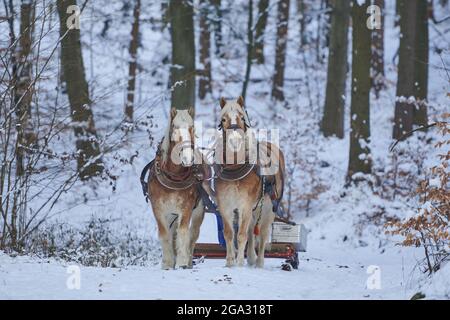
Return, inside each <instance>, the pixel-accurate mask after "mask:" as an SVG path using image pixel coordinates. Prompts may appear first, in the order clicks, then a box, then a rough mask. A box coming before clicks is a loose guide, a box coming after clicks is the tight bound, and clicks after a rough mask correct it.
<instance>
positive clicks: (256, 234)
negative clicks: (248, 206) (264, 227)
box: [253, 225, 259, 236]
mask: <svg viewBox="0 0 450 320" xmlns="http://www.w3.org/2000/svg"><path fill="white" fill-rule="evenodd" d="M253 234H254V235H255V236H259V226H258V225H256V226H255V228H254V229H253Z"/></svg>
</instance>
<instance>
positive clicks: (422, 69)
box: [413, 0, 431, 126]
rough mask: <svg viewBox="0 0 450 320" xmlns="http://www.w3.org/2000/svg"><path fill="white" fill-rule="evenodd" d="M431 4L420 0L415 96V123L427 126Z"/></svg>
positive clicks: (425, 0)
mask: <svg viewBox="0 0 450 320" xmlns="http://www.w3.org/2000/svg"><path fill="white" fill-rule="evenodd" d="M429 9H431V8H429V6H428V1H427V0H419V1H418V8H417V35H416V60H415V63H416V71H415V72H416V74H415V82H414V84H415V93H416V94H415V97H416V101H417V105H416V108H415V109H414V119H413V122H414V124H416V125H418V126H426V125H427V124H428V115H427V113H428V112H427V109H428V108H427V105H428V62H429V31H428V17H429Z"/></svg>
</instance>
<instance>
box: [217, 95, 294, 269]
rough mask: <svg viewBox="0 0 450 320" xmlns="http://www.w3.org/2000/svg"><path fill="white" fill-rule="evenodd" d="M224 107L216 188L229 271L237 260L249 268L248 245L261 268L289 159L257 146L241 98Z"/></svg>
mask: <svg viewBox="0 0 450 320" xmlns="http://www.w3.org/2000/svg"><path fill="white" fill-rule="evenodd" d="M220 107H221V113H220V117H221V123H220V125H219V127H220V128H221V129H222V130H223V135H222V139H221V140H222V141H218V147H217V148H216V157H215V161H216V163H215V164H214V172H215V175H216V179H215V183H214V184H215V191H216V198H217V204H218V207H219V211H220V214H221V216H222V219H223V223H224V236H225V240H226V244H227V257H226V266H229V267H231V266H233V265H235V263H236V260H237V265H238V266H242V265H243V264H244V254H245V247H246V245H247V241H248V248H247V261H248V263H249V265H255V264H256V266H257V267H260V268H262V267H263V266H264V251H265V246H266V243H267V241H268V238H269V233H270V227H271V225H272V222H273V220H274V218H275V214H274V212H276V210H277V206H278V204H279V202H280V200H281V197H282V195H283V183H284V172H285V169H284V157H283V154H282V153H281V151H280V150H279V149H278V148H277V147H276V146H275V145H273V144H271V143H269V142H257V141H256V138H255V136H254V134H253V133H252V131H251V128H250V121H249V119H248V115H247V112H246V111H245V107H244V99H243V98H242V97H239V98H238V99H237V100H234V101H226V100H225V99H223V98H222V99H221V100H220ZM219 140H220V139H219ZM255 155H256V156H255ZM235 237H236V238H235ZM255 242H257V243H258V246H257V247H258V248H257V249H258V254H257V253H256V251H255V246H256V243H255ZM236 244H237V255H236Z"/></svg>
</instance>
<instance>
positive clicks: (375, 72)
mask: <svg viewBox="0 0 450 320" xmlns="http://www.w3.org/2000/svg"><path fill="white" fill-rule="evenodd" d="M374 4H375V5H376V6H378V7H379V8H380V10H381V16H380V24H381V25H380V26H379V28H375V29H374V31H373V33H372V85H373V88H374V89H375V95H376V97H377V98H378V97H379V96H380V92H381V90H383V88H384V87H385V83H384V15H385V14H384V11H385V2H384V0H375V1H374Z"/></svg>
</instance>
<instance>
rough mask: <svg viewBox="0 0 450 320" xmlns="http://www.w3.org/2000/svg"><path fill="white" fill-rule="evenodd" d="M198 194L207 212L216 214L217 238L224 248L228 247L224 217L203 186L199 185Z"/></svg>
mask: <svg viewBox="0 0 450 320" xmlns="http://www.w3.org/2000/svg"><path fill="white" fill-rule="evenodd" d="M197 190H198V193H199V194H200V197H201V199H202V202H203V205H204V206H205V211H206V212H210V213H214V215H215V216H216V220H217V237H218V240H219V244H220V245H221V246H222V247H226V242H225V237H224V235H223V220H222V216H221V215H220V212H219V209H218V208H217V205H216V204H215V203H214V202H213V201H212V200H211V198H210V197H209V194H208V192H206V190H205V189H204V188H203V186H202V185H201V184H198V185H197Z"/></svg>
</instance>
